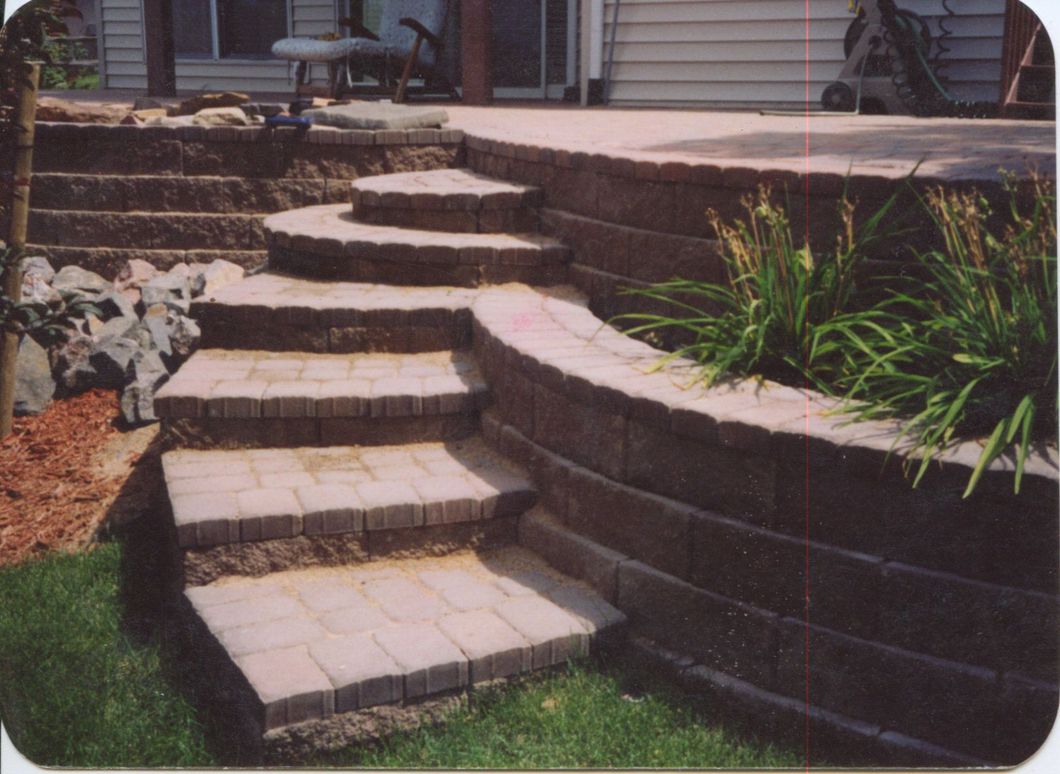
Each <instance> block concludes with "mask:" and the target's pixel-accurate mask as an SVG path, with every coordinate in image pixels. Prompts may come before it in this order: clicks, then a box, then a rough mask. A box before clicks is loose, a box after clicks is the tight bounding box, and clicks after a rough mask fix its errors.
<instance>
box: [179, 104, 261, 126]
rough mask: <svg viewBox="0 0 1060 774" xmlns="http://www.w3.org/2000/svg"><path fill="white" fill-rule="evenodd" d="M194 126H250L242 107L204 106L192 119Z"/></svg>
mask: <svg viewBox="0 0 1060 774" xmlns="http://www.w3.org/2000/svg"><path fill="white" fill-rule="evenodd" d="M192 123H194V124H195V125H196V126H250V119H249V118H247V114H246V113H244V112H243V110H242V108H237V107H221V108H205V109H204V110H200V111H199V112H198V113H196V114H195V118H194V119H193V120H192Z"/></svg>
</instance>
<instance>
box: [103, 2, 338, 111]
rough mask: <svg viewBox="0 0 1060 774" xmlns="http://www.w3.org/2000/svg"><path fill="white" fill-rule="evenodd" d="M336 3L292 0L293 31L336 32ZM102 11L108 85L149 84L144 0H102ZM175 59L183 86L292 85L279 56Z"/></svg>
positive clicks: (320, 76)
mask: <svg viewBox="0 0 1060 774" xmlns="http://www.w3.org/2000/svg"><path fill="white" fill-rule="evenodd" d="M340 2H341V0H340ZM341 4H342V6H343V7H345V3H344V2H342V3H341ZM338 7H339V2H336V0H289V2H288V17H289V27H290V29H291V30H292V31H293V33H294V34H295V35H300V36H306V37H312V36H316V35H323V34H325V33H328V32H335V31H337V30H338V17H339V12H338ZM100 13H101V25H102V28H101V34H102V39H103V52H104V54H103V56H104V79H105V86H106V87H107V88H111V89H146V88H147V65H146V64H145V63H144V41H143V10H142V7H141V0H100ZM176 65H177V89H178V90H180V91H217V90H224V89H238V90H241V91H252V92H286V91H291V90H293V88H294V81H293V78H292V76H291V68H290V67H289V65H288V63H287V62H283V61H280V60H270V59H264V60H240V59H177V63H176ZM313 80H314V81H317V82H320V83H323V82H325V81H326V80H327V71H326V68H324V67H323V66H319V67H315V68H314V69H313Z"/></svg>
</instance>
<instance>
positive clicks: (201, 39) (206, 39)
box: [173, 0, 213, 57]
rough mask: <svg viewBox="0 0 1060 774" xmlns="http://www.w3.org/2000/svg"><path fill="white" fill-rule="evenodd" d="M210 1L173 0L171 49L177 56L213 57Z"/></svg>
mask: <svg viewBox="0 0 1060 774" xmlns="http://www.w3.org/2000/svg"><path fill="white" fill-rule="evenodd" d="M210 24H211V23H210V0H173V49H174V52H175V53H176V55H177V56H183V57H208V56H212V55H213V39H212V36H211V34H210Z"/></svg>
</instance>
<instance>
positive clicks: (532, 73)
mask: <svg viewBox="0 0 1060 774" xmlns="http://www.w3.org/2000/svg"><path fill="white" fill-rule="evenodd" d="M542 2H543V0H508V2H501V3H493V85H494V86H495V87H497V88H501V89H503V88H523V89H525V88H535V89H536V88H541V87H542V83H541V54H542V52H541V3H542Z"/></svg>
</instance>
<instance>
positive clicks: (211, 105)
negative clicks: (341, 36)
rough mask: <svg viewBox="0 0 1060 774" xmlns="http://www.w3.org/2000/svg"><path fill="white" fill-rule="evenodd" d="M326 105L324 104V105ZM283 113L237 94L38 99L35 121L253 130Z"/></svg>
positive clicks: (274, 106) (279, 109)
mask: <svg viewBox="0 0 1060 774" xmlns="http://www.w3.org/2000/svg"><path fill="white" fill-rule="evenodd" d="M325 104H326V103H325ZM281 112H285V106H284V105H272V104H260V103H254V102H251V100H250V96H249V95H247V94H243V93H241V92H237V91H225V92H220V93H217V94H199V95H197V96H195V97H191V98H190V99H186V100H184V101H183V102H181V103H179V104H165V103H163V102H161V101H159V100H154V99H150V98H139V99H137V100H136V102H135V103H134V104H133V105H132V106H129V105H125V104H119V103H93V102H86V101H80V100H79V101H74V100H68V99H61V98H59V97H41V98H40V99H39V100H38V103H37V120H38V121H55V122H60V123H80V124H85V123H88V124H130V125H145V126H256V125H259V124H263V123H264V122H265V117H266V116H269V115H275V114H277V113H281Z"/></svg>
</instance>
